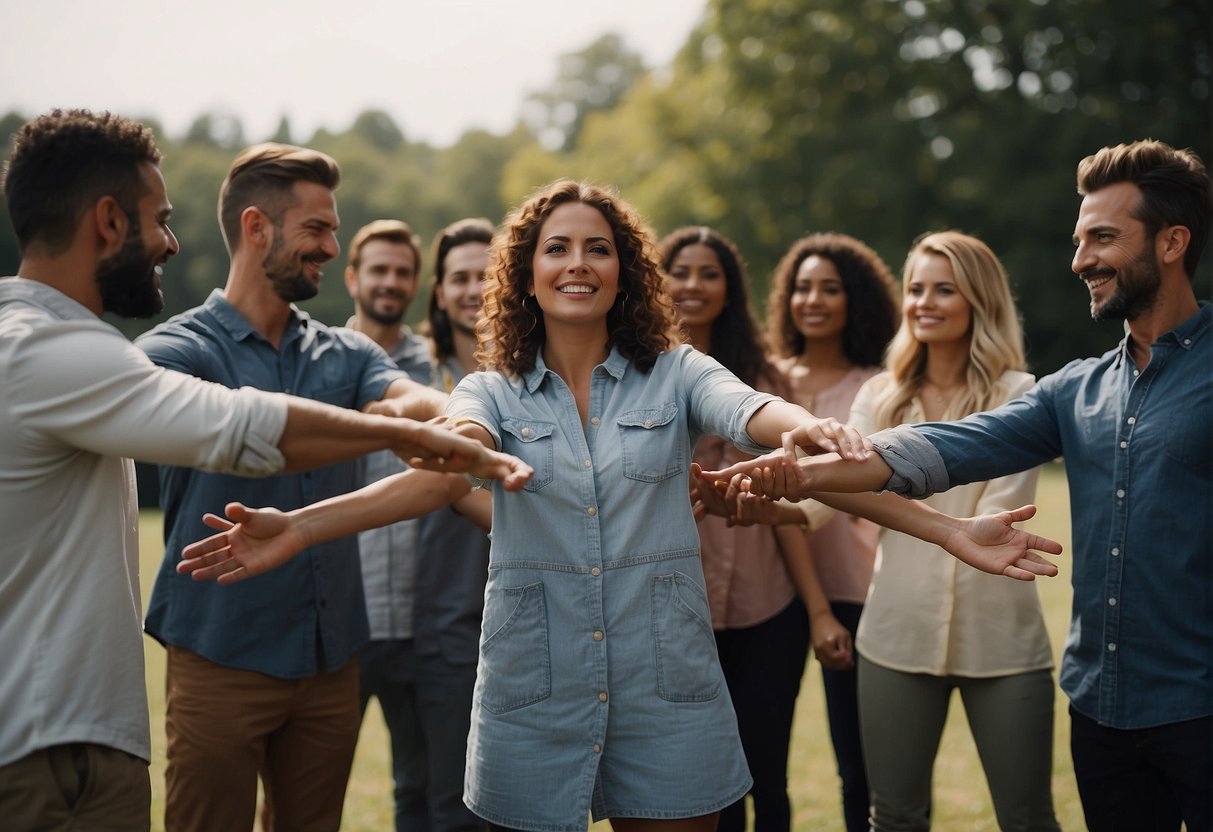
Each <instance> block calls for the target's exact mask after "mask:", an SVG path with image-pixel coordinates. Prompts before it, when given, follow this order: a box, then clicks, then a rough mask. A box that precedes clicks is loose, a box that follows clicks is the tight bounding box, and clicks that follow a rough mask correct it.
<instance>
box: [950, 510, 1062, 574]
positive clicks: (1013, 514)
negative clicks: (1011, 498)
mask: <svg viewBox="0 0 1213 832" xmlns="http://www.w3.org/2000/svg"><path fill="white" fill-rule="evenodd" d="M1035 514H1036V506H1034V505H1026V506H1022V507H1020V508H1017V509H1015V510H1014V511H1000V512H998V513H997V514H983V515H980V516H978V517H968V518H965V519H963V520H957V521H956V525H955V528H954V530H953V532H952V533H951V534H950V535H948V537H947V538H946V539H945V540H944V541H943V543H942V544H941V545H942V546H943V548H944V549H946V550H947V551H948V552H949V553H950V554H952V555H954V556H955V557H956V558H957V559H958V560H961V561H963V562H964V563H967V564H968V565H969V566H972V567H974V568H975V569H980V570H981V571H982V572H989V573H990V574H992V575H1006V576H1007V577H1008V578H1015V579H1016V580H1020V581H1034V580H1036V576H1037V575H1043V576H1046V577H1052V576H1054V575H1056V574H1057V567H1056V566H1055V565H1054V564H1053V563H1052V562H1051V561H1049V560H1046V559H1045V558H1044V557H1042V556H1041V555H1040V554H1039V552H1045V553H1047V554H1050V555H1060V554H1061V550H1062V547H1061V544H1060V543H1058V542H1057V541H1055V540H1050V539H1049V538H1047V537H1041V536H1040V535H1038V534H1032V533H1030V532H1026V531H1023V530H1022V529H1017V528H1015V527H1014V526H1013V525H1011V524H1012V523H1019V522H1022V521H1024V520H1029V519H1031V518H1032V517H1033V516H1035Z"/></svg>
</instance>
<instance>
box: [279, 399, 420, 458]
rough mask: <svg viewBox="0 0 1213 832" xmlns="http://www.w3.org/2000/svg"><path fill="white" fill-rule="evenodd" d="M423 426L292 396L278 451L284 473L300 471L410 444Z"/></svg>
mask: <svg viewBox="0 0 1213 832" xmlns="http://www.w3.org/2000/svg"><path fill="white" fill-rule="evenodd" d="M425 427H426V426H424V425H421V424H420V423H418V422H413V421H411V420H408V419H395V418H391V417H388V416H375V415H370V414H366V413H360V412H358V411H356V410H350V409H348V408H343V407H334V406H332V405H327V404H323V403H321V402H315V401H311V400H309V399H301V398H296V397H292V398H290V399H289V405H288V408H287V416H286V428H285V429H284V430H283V432H282V438H281V439H280V440H279V441H278V449H279V450H280V451H282V455H283V456H284V457H285V459H286V465H285V470H286V471H304V470H307V469H310V468H319V467H322V466H325V465H333V464H335V463H338V462H345V461H346V460H350V459H354V458H356V457H359V456H362V455H364V454H368V453H370V452H372V451H378V450H382V449H384V448H393V447H396V446H398V445H406V444H412V442H413V440H414V439H415V438H416V436H417V435H418V432H419V431H420V430H422V429H424V428H425Z"/></svg>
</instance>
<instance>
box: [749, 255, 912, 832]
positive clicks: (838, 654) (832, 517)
mask: <svg viewBox="0 0 1213 832" xmlns="http://www.w3.org/2000/svg"><path fill="white" fill-rule="evenodd" d="M893 297H894V287H893V275H892V272H890V270H889V267H888V266H886V265H885V263H884V261H883V260H881V259H880V256H879V255H877V254H876V252H874V251H872V249H870V248H868V246H866V245H864V244H863V243H862V242H860V241H859V240H857V239H855V238H854V237H850V236H847V235H846V234H811V235H809V236H807V237H804V238H802V239H800V240H797V241H796V242H795V243H793V244H792V246H791V248H790V249H788V252H787V254H785V255H784V257H783V260H782V261H780V263H779V267H778V268H777V269H776V271H775V276H774V279H773V280H772V281H771V295H770V298H769V300H768V304H767V320H768V324H769V327H770V337H771V341H772V344H773V346H774V349H775V351H776V353H777V354H778V355H779V356H780V357H781V360H780V361H779V362H778V364H779V367H780V369H781V370H783V371H784V372H785V373H787V375H788V379H789V381H790V383H791V385H792V395H791V399H792V401H796V402H799V403H800V404H802V405H803V406H804V407H806V408H808V409H809V410H812V411H813V412H814V413H822V414H828V415H830V416H833V417H835V418H838V419H843V420H845V419H846V418H847V414H848V413H849V412H850V409H851V400H852V399H854V398H855V394H856V393H857V392H858V391H859V388H860V387H861V386H863V384H864V382H866V381H867V380H868V379H869V378H871V377H872V376H874V375H876V373H878V372H880V363H881V358H882V356H883V354H884V350H885V347H886V346H887V345H888V343H889V340H890V339H891V338H892V337H893V333H894V332H896V331H897V307H896V304H895V302H894V299H893ZM756 505H759V506H764V507H766V508H767V510H768V511H771V512H773V513H775V514H776V516H779V514H780V512H782V514H783V515H786V516H783V517H782V518H781V519H780V520H777V521H776V522H799V523H805V522H807V524H808V527H809V528H811V529H812V531H810V532H809V534H808V544H809V551H810V552H811V553H812V556H813V563H814V565H815V567H816V571H817V573H818V575H819V577H820V580H821V586H822V589H823V590H824V593H825V595H826V597H827V598H828V599H829V604H828V605H826V606H825V607H824V609H820V610H818V609H814V610H812V613H813V615H812V621H811V624H810V634H811V637H812V642H813V651H814V653H815V655H816V656H817V658H818V660H819V661H820V662H821V673H822V680H823V684H824V687H825V697H826V711H827V713H828V716H829V722H830V737H831V739H832V740H833V744H834V756H835V759H836V761H837V763H838V776H839V779H840V780H841V783H842V806H843V818H844V820H845V822H846V828H847V832H866V830H867V828H868V781H867V777H866V775H865V773H864V760H863V751H862V748H861V744H860V738H859V713H858V704H857V695H856V675H855V661H854V651H853V647H852V644H853V640H854V636H855V629H856V627H858V626H859V615H860V613H861V612H862V611H863V603H864V599H865V598H866V597H867V592H868V584H869V583H870V581H871V579H872V568H873V564H874V562H875V557H876V543H877V536H878V535H879V533H880V528H879V527H878V526H876V525H875V524H874V523H870V522H868V521H867V520H862V519H860V518H858V517H853V516H851V515H848V514H841V513H840V514H834V513H833V512H830V511H829V510H827V509H824V507H822V506H821V505H820V504H819V503H812V502H811V501H806V502H803V503H798V504H797V506H796V509H799V510H800V511H799V512H798V511H797V510H796V509H793V508H792V507H791V506H787V505H784V506H783V507H782V509H779V510H777V504H773V503H756ZM806 515H807V516H806ZM768 519H769V518H768Z"/></svg>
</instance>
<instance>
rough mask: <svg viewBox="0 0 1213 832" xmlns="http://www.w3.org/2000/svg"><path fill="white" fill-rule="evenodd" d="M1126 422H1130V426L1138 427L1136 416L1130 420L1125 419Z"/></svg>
mask: <svg viewBox="0 0 1213 832" xmlns="http://www.w3.org/2000/svg"><path fill="white" fill-rule="evenodd" d="M1125 421H1126V422H1128V423H1129V424H1130V425H1136V424H1137V417H1136V416H1130V417H1129V418H1128V419H1125Z"/></svg>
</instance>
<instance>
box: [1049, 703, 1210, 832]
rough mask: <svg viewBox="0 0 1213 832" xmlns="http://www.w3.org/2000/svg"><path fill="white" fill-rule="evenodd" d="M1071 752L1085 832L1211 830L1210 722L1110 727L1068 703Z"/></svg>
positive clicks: (1192, 721)
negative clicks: (1182, 823)
mask: <svg viewBox="0 0 1213 832" xmlns="http://www.w3.org/2000/svg"><path fill="white" fill-rule="evenodd" d="M1070 753H1071V755H1073V757H1074V778H1075V779H1076V780H1077V781H1078V796H1079V798H1081V800H1082V811H1083V814H1084V815H1085V816H1086V819H1087V828H1088V829H1089V830H1090V832H1178V830H1179V824H1180V822H1181V821H1183V822H1184V823H1186V824H1187V825H1188V832H1210V830H1211V829H1213V826H1211V824H1213V820H1211V818H1210V792H1213V765H1211V763H1210V761H1211V758H1213V717H1203V718H1202V719H1193V720H1189V721H1187V722H1174V723H1171V724H1169V725H1159V726H1157V727H1154V728H1135V729H1122V728H1109V727H1108V726H1106V725H1100V724H1099V723H1098V722H1096V721H1095V720H1093V719H1091V718H1090V717H1087V716H1083V715H1082V714H1080V713H1079V712H1078V711H1076V710H1074V707H1073V706H1071V707H1070Z"/></svg>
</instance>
